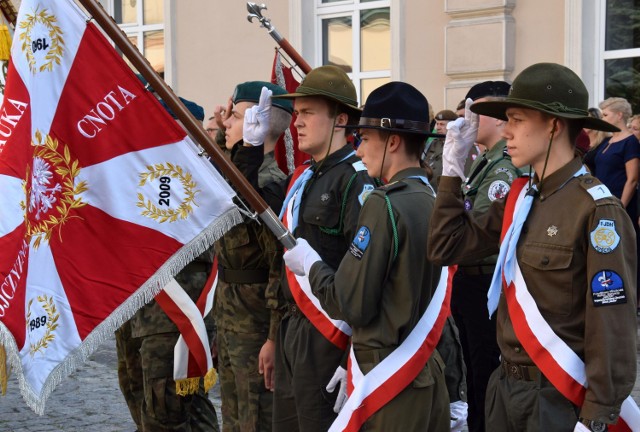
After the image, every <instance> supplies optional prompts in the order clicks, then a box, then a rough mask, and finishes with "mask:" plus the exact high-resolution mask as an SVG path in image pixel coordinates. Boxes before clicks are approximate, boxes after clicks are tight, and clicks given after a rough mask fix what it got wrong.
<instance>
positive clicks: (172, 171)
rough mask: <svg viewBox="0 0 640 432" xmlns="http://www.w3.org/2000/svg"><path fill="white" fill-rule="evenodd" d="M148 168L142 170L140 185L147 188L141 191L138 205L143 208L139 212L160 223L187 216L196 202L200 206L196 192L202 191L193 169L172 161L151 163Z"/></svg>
mask: <svg viewBox="0 0 640 432" xmlns="http://www.w3.org/2000/svg"><path fill="white" fill-rule="evenodd" d="M147 169H148V171H144V172H141V173H140V174H139V176H140V182H139V183H138V186H139V187H140V188H143V187H145V188H146V192H148V193H147V194H146V195H145V194H143V193H141V192H138V202H137V203H136V206H137V207H139V208H141V209H143V210H142V212H140V214H141V215H142V216H145V217H148V218H150V219H153V220H154V221H156V222H158V223H164V222H169V223H171V222H175V221H177V220H178V218H180V219H183V220H184V219H187V218H188V217H189V215H190V214H191V213H192V212H193V206H194V205H195V206H196V207H197V206H198V204H197V203H196V195H197V194H198V193H199V192H200V190H199V189H197V187H198V185H197V183H196V182H195V181H194V180H193V176H192V175H191V173H190V172H185V171H184V169H182V167H181V166H179V165H174V164H172V163H170V162H167V163H166V165H165V164H162V163H158V164H155V165H154V166H150V165H149V166H147ZM172 181H173V182H172ZM154 195H155V196H154ZM148 196H149V197H152V198H151V199H149V198H148ZM156 203H157V205H156ZM176 203H177V204H178V205H176Z"/></svg>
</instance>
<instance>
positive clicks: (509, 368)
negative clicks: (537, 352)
mask: <svg viewBox="0 0 640 432" xmlns="http://www.w3.org/2000/svg"><path fill="white" fill-rule="evenodd" d="M502 370H504V373H505V374H507V376H510V377H512V378H515V379H517V380H522V381H537V380H538V378H540V376H541V375H542V373H541V372H540V369H538V368H537V367H536V366H524V365H518V364H515V363H509V362H508V361H506V360H504V359H503V360H502Z"/></svg>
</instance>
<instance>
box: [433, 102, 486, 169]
mask: <svg viewBox="0 0 640 432" xmlns="http://www.w3.org/2000/svg"><path fill="white" fill-rule="evenodd" d="M471 105H473V100H471V99H469V98H467V101H466V103H465V110H464V117H460V118H458V119H456V120H454V121H451V122H449V123H448V124H447V137H446V138H445V140H444V148H443V149H442V175H444V176H448V177H456V176H457V177H460V178H461V179H463V180H464V179H465V178H466V176H465V174H464V164H465V161H466V160H467V157H468V156H469V152H470V151H471V147H473V144H474V143H475V141H476V136H477V135H478V122H479V117H478V114H475V113H473V112H471V109H470V107H471Z"/></svg>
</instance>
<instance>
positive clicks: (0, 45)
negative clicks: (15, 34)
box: [0, 24, 11, 61]
mask: <svg viewBox="0 0 640 432" xmlns="http://www.w3.org/2000/svg"><path fill="white" fill-rule="evenodd" d="M10 55H11V34H10V33H9V27H7V26H6V25H5V24H2V25H0V60H2V61H7V60H9V56H10Z"/></svg>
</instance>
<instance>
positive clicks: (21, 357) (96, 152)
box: [0, 0, 240, 413]
mask: <svg viewBox="0 0 640 432" xmlns="http://www.w3.org/2000/svg"><path fill="white" fill-rule="evenodd" d="M11 58H12V60H11V62H10V66H9V72H8V76H7V83H6V93H5V99H4V102H3V105H2V108H1V111H2V116H1V119H0V190H1V191H2V193H1V194H0V346H4V348H5V349H6V350H7V354H8V361H9V362H10V364H11V366H13V370H14V371H15V372H16V373H17V375H18V379H19V381H20V387H21V389H22V393H23V396H24V397H25V399H26V401H27V403H28V404H29V406H31V408H33V409H34V410H35V411H36V412H38V413H42V412H43V411H44V403H45V400H46V398H47V397H48V395H49V394H50V393H51V392H52V391H53V389H54V388H55V386H56V385H57V384H58V383H59V382H60V381H61V380H62V379H63V378H65V377H66V376H67V375H68V374H70V373H71V372H72V371H73V370H74V369H75V368H76V366H77V365H78V364H80V362H82V361H84V360H86V359H87V358H88V356H89V355H90V354H91V352H92V351H93V350H94V349H95V347H97V346H98V345H99V344H100V343H101V342H102V341H103V340H104V339H105V338H106V337H108V336H110V335H111V334H112V333H113V331H114V330H115V329H116V328H117V327H118V326H119V325H120V324H122V322H123V321H124V320H126V319H128V318H129V317H131V315H133V313H135V311H136V310H137V309H138V308H140V307H141V306H142V305H143V304H144V303H145V302H147V301H149V300H150V299H152V298H153V297H154V296H155V295H156V294H158V292H159V291H160V290H161V289H162V287H164V286H165V285H166V284H167V283H168V282H170V281H171V280H172V276H173V275H175V274H176V273H177V272H178V271H179V270H180V269H181V268H183V267H184V265H186V264H187V263H189V262H190V261H192V260H193V259H194V257H196V256H198V255H199V254H201V253H202V252H203V251H204V250H205V249H206V248H208V247H209V246H210V245H211V244H212V243H213V242H214V241H215V239H216V238H218V237H219V236H220V235H222V234H223V233H224V231H225V230H226V229H228V228H230V227H231V226H233V224H235V223H237V222H239V221H240V214H239V212H238V209H237V208H236V207H235V205H234V204H233V202H232V197H233V195H234V193H233V191H232V189H231V188H230V186H229V185H227V184H226V183H225V182H224V181H223V180H222V178H221V177H220V175H219V174H218V173H217V172H216V171H215V170H214V169H213V167H212V166H211V164H210V163H208V162H207V161H206V160H204V159H202V158H199V157H198V156H197V152H198V150H197V148H196V146H195V145H194V144H193V143H192V142H191V141H190V140H189V139H188V137H187V136H186V133H185V132H184V130H183V129H182V128H181V127H180V126H179V125H178V124H177V123H176V122H175V121H174V120H173V119H172V118H171V117H170V116H169V115H168V114H167V112H166V111H165V110H164V109H163V108H162V106H161V105H160V104H159V103H158V101H157V100H156V98H155V97H154V96H153V95H152V94H151V93H149V92H148V91H146V90H145V89H144V87H143V86H142V84H141V83H140V81H139V80H138V79H137V78H136V77H135V75H134V74H133V73H132V72H131V70H130V69H129V68H128V67H127V65H126V64H125V62H124V61H123V60H122V59H121V58H120V57H119V56H118V54H117V53H116V51H115V50H114V49H113V47H112V46H111V44H110V43H109V42H108V41H107V40H106V39H105V38H104V36H103V35H102V33H101V32H100V30H99V29H97V28H96V27H95V25H94V24H93V23H92V22H91V21H90V20H89V19H88V17H87V16H86V15H85V14H84V12H82V10H81V9H80V8H78V7H77V6H76V5H75V4H74V3H73V2H72V1H69V0H23V1H22V4H21V8H20V12H19V14H18V24H17V26H16V33H15V37H14V44H13V47H12V51H11ZM25 324H26V325H25ZM0 370H1V369H0Z"/></svg>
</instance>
